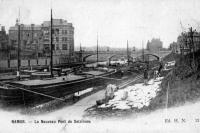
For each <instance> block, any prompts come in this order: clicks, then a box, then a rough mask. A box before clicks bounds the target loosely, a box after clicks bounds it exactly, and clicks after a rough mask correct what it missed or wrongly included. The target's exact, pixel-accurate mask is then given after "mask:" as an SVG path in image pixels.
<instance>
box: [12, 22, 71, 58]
mask: <svg viewBox="0 0 200 133" xmlns="http://www.w3.org/2000/svg"><path fill="white" fill-rule="evenodd" d="M50 26H51V25H50V21H44V22H43V23H42V24H41V25H34V24H31V25H23V24H20V26H19V25H18V23H16V25H15V26H13V27H10V29H9V44H10V46H11V47H12V49H13V52H12V53H13V55H15V54H16V50H17V47H18V34H19V29H20V47H21V52H20V55H21V56H23V57H28V58H30V57H34V58H35V57H49V56H50V40H51V34H50V32H51V29H50ZM19 27H20V28H19ZM52 35H53V54H54V56H73V53H74V27H73V25H72V23H68V22H67V21H66V20H63V19H53V29H52Z"/></svg>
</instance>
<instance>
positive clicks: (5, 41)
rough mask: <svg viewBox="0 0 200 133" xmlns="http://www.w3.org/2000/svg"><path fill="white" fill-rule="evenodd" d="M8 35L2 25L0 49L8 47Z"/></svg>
mask: <svg viewBox="0 0 200 133" xmlns="http://www.w3.org/2000/svg"><path fill="white" fill-rule="evenodd" d="M7 46H8V35H7V34H6V31H5V27H4V26H2V27H1V30H0V49H1V50H5V49H7V48H8V47H7Z"/></svg>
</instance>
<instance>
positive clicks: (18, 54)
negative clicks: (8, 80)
mask: <svg viewBox="0 0 200 133" xmlns="http://www.w3.org/2000/svg"><path fill="white" fill-rule="evenodd" d="M17 25H18V46H17V80H20V72H19V71H20V48H21V47H20V42H21V39H20V23H19V20H17Z"/></svg>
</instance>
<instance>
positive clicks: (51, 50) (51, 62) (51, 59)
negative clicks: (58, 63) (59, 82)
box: [50, 9, 53, 77]
mask: <svg viewBox="0 0 200 133" xmlns="http://www.w3.org/2000/svg"><path fill="white" fill-rule="evenodd" d="M50 28H51V42H50V43H51V46H50V52H51V53H50V72H51V77H53V35H52V34H53V33H52V28H53V17H52V9H51V27H50Z"/></svg>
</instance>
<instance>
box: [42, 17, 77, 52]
mask: <svg viewBox="0 0 200 133" xmlns="http://www.w3.org/2000/svg"><path fill="white" fill-rule="evenodd" d="M41 29H42V32H43V44H44V49H46V50H48V49H49V48H50V21H45V22H43V24H42V26H41ZM53 49H54V54H55V55H69V56H71V55H73V53H74V27H73V26H72V23H68V22H67V21H66V20H63V19H53Z"/></svg>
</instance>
